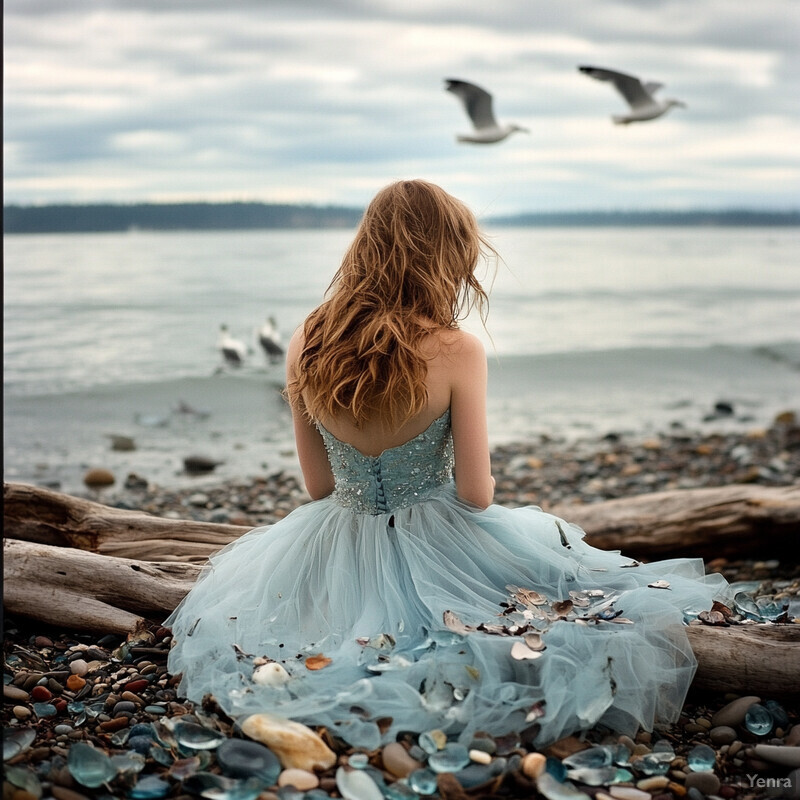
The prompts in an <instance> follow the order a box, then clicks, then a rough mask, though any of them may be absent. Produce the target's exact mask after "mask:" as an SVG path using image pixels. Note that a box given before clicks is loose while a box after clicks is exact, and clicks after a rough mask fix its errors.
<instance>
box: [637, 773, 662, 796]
mask: <svg viewBox="0 0 800 800" xmlns="http://www.w3.org/2000/svg"><path fill="white" fill-rule="evenodd" d="M668 785H669V778H668V777H667V776H666V775H654V776H653V777H652V778H644V779H643V780H640V781H637V782H636V788H637V789H641V790H642V791H643V792H650V793H651V794H652V793H653V792H654V791H658V790H659V789H664V788H666V787H667V786H668Z"/></svg>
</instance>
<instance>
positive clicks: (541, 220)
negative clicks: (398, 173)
mask: <svg viewBox="0 0 800 800" xmlns="http://www.w3.org/2000/svg"><path fill="white" fill-rule="evenodd" d="M361 214H362V209H359V208H350V207H346V206H330V205H329V206H313V205H292V204H276V203H257V202H231V203H202V202H196V203H133V204H113V203H95V204H83V205H80V204H53V205H37V206H23V205H6V206H4V207H3V232H4V233H9V234H10V233H116V232H122V231H131V230H133V231H135V230H151V231H167V230H211V231H213V230H248V229H251V230H252V229H265V228H267V229H268V228H272V229H287V228H288V229H292V228H295V229H296V228H353V227H355V226H356V225H357V224H358V221H359V219H360V217H361ZM484 222H486V223H490V224H496V225H512V226H540V227H547V226H559V227H564V226H597V227H599V226H607V227H610V226H625V227H629V226H638V227H643V226H652V225H691V226H702V225H706V226H731V227H745V226H781V227H785V226H797V225H800V210H787V211H766V210H755V209H722V210H716V211H714V210H706V209H694V210H692V209H689V210H683V211H659V210H648V211H623V210H620V211H551V212H535V213H525V214H516V215H509V216H502V217H493V218H491V219H487V220H484Z"/></svg>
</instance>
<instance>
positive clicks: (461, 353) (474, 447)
mask: <svg viewBox="0 0 800 800" xmlns="http://www.w3.org/2000/svg"><path fill="white" fill-rule="evenodd" d="M422 347H423V350H424V355H425V356H426V358H427V364H428V372H427V376H426V380H425V384H426V389H427V393H428V403H427V405H426V407H425V409H424V411H422V412H421V413H419V414H417V415H416V416H414V417H412V418H411V419H410V420H408V421H406V422H405V423H404V424H402V425H400V426H395V427H393V426H391V425H390V424H388V423H387V422H386V421H385V420H382V419H380V418H378V417H376V418H375V419H373V420H370V421H368V422H367V424H366V425H362V426H361V427H357V426H356V425H355V424H354V422H353V421H351V420H350V419H348V418H347V417H346V416H345V415H342V416H340V417H331V418H327V419H320V420H319V421H320V422H321V423H322V425H324V427H325V428H326V429H327V430H328V431H329V432H330V433H332V434H333V435H334V436H335V437H336V438H337V439H339V440H341V441H343V442H347V443H348V444H350V445H352V446H353V447H355V448H356V450H358V451H359V452H361V453H363V454H364V455H367V456H373V457H375V456H379V455H380V454H381V453H382V452H383V451H385V450H388V449H390V448H392V447H397V446H398V445H401V444H404V443H405V442H407V441H409V440H410V439H413V438H414V437H415V436H417V435H419V434H420V433H422V432H423V431H424V430H426V429H427V428H428V427H429V426H430V425H431V423H432V422H433V421H434V420H436V419H438V418H439V417H441V416H442V414H444V412H445V411H446V410H447V409H448V408H449V409H450V411H451V425H452V434H453V446H454V453H455V460H456V468H455V473H456V475H455V477H456V489H457V491H458V493H459V495H460V496H461V497H462V498H463V499H465V500H467V501H468V502H471V503H474V504H475V505H479V506H484V507H485V506H486V505H488V504H489V502H491V496H492V488H491V487H492V486H493V484H492V482H491V475H490V467H489V451H488V435H487V431H486V405H485V403H486V399H485V398H486V356H485V353H484V351H483V346H482V345H481V343H480V342H479V341H478V340H477V339H476V338H475V337H474V336H472V335H471V334H468V333H465V332H464V331H460V330H449V329H435V330H432V331H431V333H430V334H429V335H428V336H427V337H426V338H425V339H424V340H423V345H422ZM301 349H302V329H299V330H298V332H296V333H295V335H294V337H292V342H291V343H290V346H289V353H288V363H287V367H288V370H289V373H290V374H291V373H292V370H293V369H294V368H295V365H296V363H297V358H298V355H299V353H300V351H301ZM293 414H294V423H295V438H296V440H297V448H298V456H299V458H300V466H301V469H302V471H303V476H304V478H305V481H306V486H307V488H308V491H309V493H310V494H311V496H312V497H322V496H325V495H326V494H329V493H330V492H331V491H333V477H332V474H330V466H329V464H328V463H327V456H326V454H325V450H324V445H323V444H322V440H321V437H320V436H319V433H318V431H316V429H315V428H314V426H313V424H311V423H310V421H309V420H307V419H306V418H305V417H304V416H303V415H302V414H301V413H299V412H296V411H293ZM323 460H324V463H322V462H323Z"/></svg>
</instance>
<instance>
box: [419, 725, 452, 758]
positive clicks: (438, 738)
mask: <svg viewBox="0 0 800 800" xmlns="http://www.w3.org/2000/svg"><path fill="white" fill-rule="evenodd" d="M418 741H419V746H420V747H421V748H422V749H423V750H424V751H425V752H426V753H428V754H429V755H430V754H431V753H435V752H437V751H438V750H439V749H440V748H442V747H444V746H445V744H447V736H446V735H445V733H444V732H443V731H440V730H438V729H437V730H432V731H424V732H423V733H421V734H420V735H419V740H418Z"/></svg>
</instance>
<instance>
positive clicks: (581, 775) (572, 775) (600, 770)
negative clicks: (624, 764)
mask: <svg viewBox="0 0 800 800" xmlns="http://www.w3.org/2000/svg"><path fill="white" fill-rule="evenodd" d="M567 777H568V778H569V779H570V780H571V781H578V782H579V783H585V784H587V785H588V786H606V785H608V784H609V783H613V782H614V779H615V778H616V777H617V767H580V768H579V769H570V770H568V771H567Z"/></svg>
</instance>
